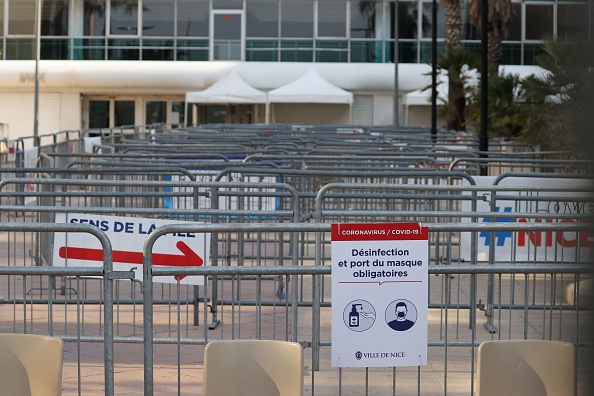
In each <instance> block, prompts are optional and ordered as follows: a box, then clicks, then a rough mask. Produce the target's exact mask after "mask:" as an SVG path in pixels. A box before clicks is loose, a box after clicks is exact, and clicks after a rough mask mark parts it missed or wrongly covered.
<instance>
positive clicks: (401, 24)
mask: <svg viewBox="0 0 594 396" xmlns="http://www.w3.org/2000/svg"><path fill="white" fill-rule="evenodd" d="M418 15H419V11H418V9H417V3H416V2H414V3H413V2H408V1H406V2H405V1H400V2H399V3H398V38H403V39H412V38H417V37H418V36H419V32H418V24H417V21H418V18H417V17H418Z"/></svg>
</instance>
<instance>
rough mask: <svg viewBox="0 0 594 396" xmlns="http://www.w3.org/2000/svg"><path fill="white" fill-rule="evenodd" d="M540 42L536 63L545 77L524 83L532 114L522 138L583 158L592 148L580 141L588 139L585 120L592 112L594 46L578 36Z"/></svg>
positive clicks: (547, 37) (547, 39) (588, 131)
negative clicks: (541, 47) (541, 50)
mask: <svg viewBox="0 0 594 396" xmlns="http://www.w3.org/2000/svg"><path fill="white" fill-rule="evenodd" d="M543 40H544V41H543V49H544V53H543V54H541V55H539V56H537V58H536V61H537V63H538V65H539V66H541V67H542V68H543V69H545V70H546V73H543V74H541V75H538V76H535V75H532V76H530V77H528V78H527V79H526V80H525V81H524V82H523V85H524V87H525V88H526V106H527V107H528V108H529V111H530V114H531V117H530V118H529V119H528V121H527V123H526V127H525V130H524V132H523V137H525V138H527V139H529V140H531V141H533V142H537V143H540V144H541V145H542V146H544V147H545V148H548V149H555V150H567V151H572V152H574V153H575V156H576V157H582V158H583V156H584V155H586V153H587V151H588V150H589V149H590V147H591V146H589V145H588V144H583V139H584V138H585V139H591V137H590V136H589V135H591V132H590V129H591V125H589V124H588V123H585V122H584V120H585V119H587V117H588V116H591V114H592V108H594V98H593V92H594V91H593V89H594V69H593V68H592V65H594V42H592V41H586V40H584V39H583V38H582V37H581V36H578V35H562V36H558V37H556V38H555V37H553V36H552V35H547V36H545V37H544V38H543ZM584 132H585V133H584Z"/></svg>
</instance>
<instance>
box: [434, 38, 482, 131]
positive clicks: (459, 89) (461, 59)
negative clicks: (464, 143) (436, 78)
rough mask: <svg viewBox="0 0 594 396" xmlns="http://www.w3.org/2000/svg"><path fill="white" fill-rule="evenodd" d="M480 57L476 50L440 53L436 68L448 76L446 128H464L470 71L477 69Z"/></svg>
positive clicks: (459, 129)
mask: <svg viewBox="0 0 594 396" xmlns="http://www.w3.org/2000/svg"><path fill="white" fill-rule="evenodd" d="M479 65H480V57H479V56H478V54H477V53H476V52H472V51H468V50H463V49H458V50H446V51H445V52H442V53H440V55H439V59H438V61H437V68H438V69H439V70H441V72H445V73H447V76H448V99H447V101H446V102H445V114H444V115H443V118H445V120H446V129H448V130H453V131H464V130H466V124H467V122H466V118H467V109H466V102H467V96H468V95H469V94H470V92H471V90H472V89H471V87H470V82H469V79H470V73H472V72H474V71H476V70H478V68H479Z"/></svg>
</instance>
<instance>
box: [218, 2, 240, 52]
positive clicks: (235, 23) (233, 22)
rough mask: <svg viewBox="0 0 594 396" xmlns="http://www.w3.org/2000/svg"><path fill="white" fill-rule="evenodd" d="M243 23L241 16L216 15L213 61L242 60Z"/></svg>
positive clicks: (229, 14)
mask: <svg viewBox="0 0 594 396" xmlns="http://www.w3.org/2000/svg"><path fill="white" fill-rule="evenodd" d="M241 22H242V21H241V14H237V13H225V12H223V13H220V14H219V13H217V14H215V15H214V18H213V24H214V29H213V38H212V39H213V54H212V55H213V60H241Z"/></svg>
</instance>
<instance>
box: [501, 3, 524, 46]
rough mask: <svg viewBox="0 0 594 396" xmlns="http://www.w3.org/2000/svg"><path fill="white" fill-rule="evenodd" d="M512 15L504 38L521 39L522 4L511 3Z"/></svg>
mask: <svg viewBox="0 0 594 396" xmlns="http://www.w3.org/2000/svg"><path fill="white" fill-rule="evenodd" d="M513 7H514V15H513V16H512V20H511V22H510V23H509V26H508V27H507V37H506V38H504V39H505V40H511V41H521V40H522V4H521V3H513Z"/></svg>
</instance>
